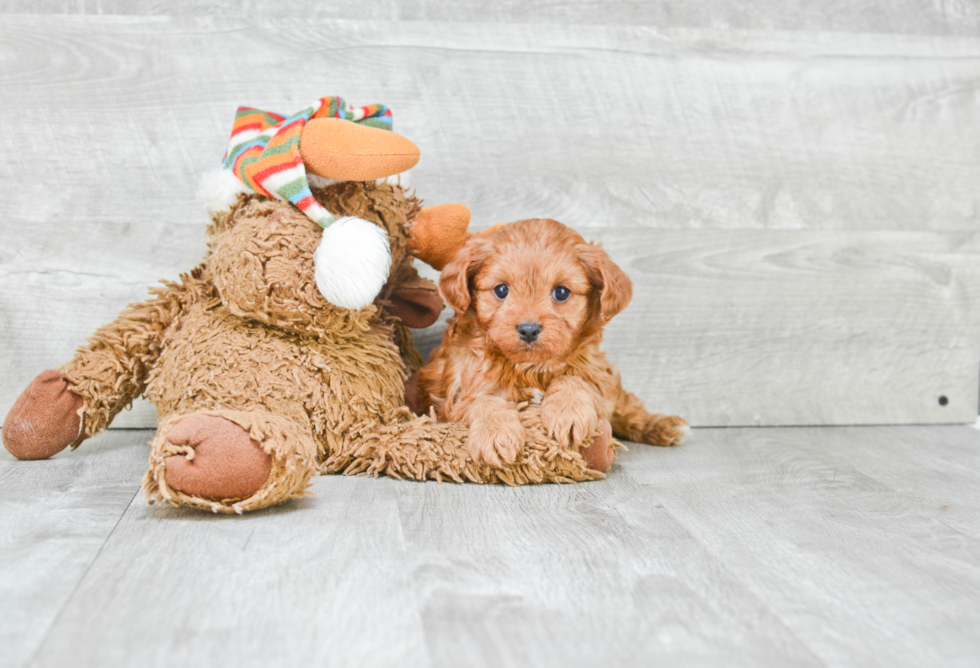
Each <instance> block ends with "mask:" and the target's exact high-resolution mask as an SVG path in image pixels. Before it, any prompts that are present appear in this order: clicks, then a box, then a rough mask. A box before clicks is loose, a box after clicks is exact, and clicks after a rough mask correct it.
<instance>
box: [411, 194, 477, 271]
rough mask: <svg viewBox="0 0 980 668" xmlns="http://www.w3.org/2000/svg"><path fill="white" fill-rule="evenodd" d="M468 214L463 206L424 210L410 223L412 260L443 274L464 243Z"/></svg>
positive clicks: (436, 207)
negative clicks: (443, 269)
mask: <svg viewBox="0 0 980 668" xmlns="http://www.w3.org/2000/svg"><path fill="white" fill-rule="evenodd" d="M469 224H470V210H469V209H467V208H466V207H465V206H463V205H462V204H437V205H436V206H427V207H425V208H424V209H422V210H421V211H419V213H418V215H417V216H415V219H414V220H413V221H412V227H411V228H410V229H409V236H410V238H409V240H408V248H409V250H411V251H412V252H413V253H414V254H415V257H417V258H418V259H420V260H422V261H423V262H425V263H426V264H427V265H429V266H430V267H432V268H433V269H437V270H439V271H442V268H443V267H445V266H446V265H447V264H448V263H449V261H450V260H452V259H453V258H454V257H456V253H458V252H459V249H460V248H462V247H463V244H464V243H465V242H466V228H467V227H469Z"/></svg>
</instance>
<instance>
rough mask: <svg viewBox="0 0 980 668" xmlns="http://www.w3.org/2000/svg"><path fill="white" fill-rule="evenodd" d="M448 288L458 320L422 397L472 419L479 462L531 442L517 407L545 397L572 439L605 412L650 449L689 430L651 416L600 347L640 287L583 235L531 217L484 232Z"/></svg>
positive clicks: (508, 456)
mask: <svg viewBox="0 0 980 668" xmlns="http://www.w3.org/2000/svg"><path fill="white" fill-rule="evenodd" d="M439 289H440V293H441V294H442V296H443V298H444V299H445V300H446V302H447V303H448V304H449V305H450V306H452V307H453V309H454V310H455V311H456V317H455V318H454V319H453V320H452V321H451V322H450V324H449V326H448V328H447V330H446V333H445V335H444V337H443V342H442V345H441V346H440V347H438V348H436V350H434V351H433V353H432V355H431V357H430V361H429V363H428V364H427V365H426V366H424V367H423V368H422V369H421V371H420V372H419V376H418V391H419V397H420V401H421V404H422V408H423V409H426V408H428V407H430V406H431V407H433V408H434V409H435V410H436V412H437V414H438V416H439V418H440V419H442V420H446V421H453V422H463V423H466V424H467V425H469V427H470V431H469V444H470V447H471V449H472V450H473V455H474V456H475V457H477V458H478V459H480V460H483V461H488V462H491V463H494V464H496V465H503V464H507V463H509V462H511V461H513V459H514V457H516V455H517V452H518V450H519V449H520V447H521V445H522V443H523V442H524V429H523V426H522V424H521V420H520V418H519V416H518V413H517V405H518V404H520V403H521V402H527V401H540V403H541V419H542V421H543V423H544V426H545V429H546V431H547V433H548V434H549V435H550V436H551V437H553V438H555V439H556V440H557V441H558V442H560V443H562V444H564V445H566V446H568V445H571V444H572V443H574V442H577V441H581V440H582V439H583V438H584V437H586V436H587V435H588V434H591V433H594V431H595V430H596V429H597V428H598V427H599V424H600V421H602V420H604V419H605V420H608V421H609V422H611V424H612V431H613V433H614V434H615V435H617V436H622V437H625V438H628V439H630V440H634V441H640V442H643V443H650V444H652V445H673V444H674V443H678V442H679V441H680V440H681V439H682V438H683V437H684V435H685V434H686V433H687V423H686V422H685V421H684V420H683V419H681V418H679V417H676V416H664V415H651V414H650V413H648V412H647V411H646V410H645V409H644V408H643V405H642V404H641V403H640V401H639V400H638V399H637V398H636V397H635V396H634V395H633V394H630V393H629V392H626V391H625V390H624V389H623V386H622V383H621V381H620V377H619V374H618V373H616V372H615V371H614V369H613V367H612V366H611V365H610V364H609V362H608V361H607V359H606V355H605V353H603V352H601V351H600V350H599V343H600V342H601V341H602V329H603V327H604V326H605V324H606V323H607V322H608V321H609V320H610V319H611V318H612V317H613V316H615V315H616V314H617V313H619V312H620V311H622V310H623V309H624V308H626V305H627V304H629V302H630V299H631V298H632V294H633V287H632V283H631V281H630V279H629V277H628V276H627V275H626V274H625V273H624V272H623V270H622V269H620V268H619V267H618V266H617V265H616V264H615V263H614V262H613V261H612V260H611V259H610V258H609V256H608V255H607V254H606V252H605V251H604V250H602V248H600V247H599V246H597V245H595V244H590V243H586V242H585V240H584V239H583V238H582V237H581V236H580V235H579V234H578V233H577V232H575V231H574V230H572V229H569V228H568V227H565V226H564V225H562V224H561V223H559V222H557V221H554V220H549V219H533V220H523V221H518V222H516V223H511V224H509V225H504V226H502V227H500V228H498V229H496V230H495V231H494V232H493V233H492V234H489V235H482V236H476V235H475V236H473V237H471V238H470V239H469V240H468V241H467V243H466V245H465V246H464V247H463V249H462V250H461V251H460V252H459V253H458V255H457V256H456V258H455V259H454V260H453V261H452V262H451V263H450V264H449V265H448V266H446V268H445V269H444V270H443V272H442V276H441V278H440V281H439Z"/></svg>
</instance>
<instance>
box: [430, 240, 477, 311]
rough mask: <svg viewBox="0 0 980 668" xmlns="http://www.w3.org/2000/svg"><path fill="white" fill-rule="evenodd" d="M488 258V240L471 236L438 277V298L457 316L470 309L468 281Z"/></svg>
mask: <svg viewBox="0 0 980 668" xmlns="http://www.w3.org/2000/svg"><path fill="white" fill-rule="evenodd" d="M489 256H490V245H489V240H488V239H487V238H486V237H479V236H471V237H470V238H469V239H467V240H466V243H465V244H464V245H463V247H462V248H461V249H460V250H459V252H458V253H456V257H454V258H453V259H452V261H450V262H449V264H447V265H446V266H445V267H443V269H442V274H440V276H439V296H440V297H442V300H443V301H444V302H446V303H447V304H448V305H449V306H451V307H452V309H453V310H454V311H456V313H457V315H462V314H463V313H466V309H468V308H469V307H470V281H471V280H472V279H473V277H474V276H475V275H476V272H477V271H479V269H480V266H481V265H482V264H483V263H484V262H485V261H486V259H487V258H488V257H489Z"/></svg>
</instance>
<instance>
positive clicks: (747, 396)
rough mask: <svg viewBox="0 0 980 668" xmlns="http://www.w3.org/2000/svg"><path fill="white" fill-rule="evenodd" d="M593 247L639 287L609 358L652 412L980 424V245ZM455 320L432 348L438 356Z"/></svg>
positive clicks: (717, 236)
mask: <svg viewBox="0 0 980 668" xmlns="http://www.w3.org/2000/svg"><path fill="white" fill-rule="evenodd" d="M580 231H581V232H582V234H583V235H584V236H585V238H586V239H593V238H594V239H598V240H601V241H602V242H603V244H604V247H605V248H606V250H607V251H608V252H609V253H610V255H611V256H612V258H613V259H614V260H615V261H616V262H617V263H618V264H619V265H620V266H622V267H623V268H624V269H625V270H626V271H627V273H629V274H630V276H631V277H632V278H633V281H634V295H633V301H632V303H631V304H630V306H629V307H628V308H627V309H626V310H625V311H624V312H623V313H622V314H620V315H619V316H617V317H616V318H615V319H614V320H612V322H611V323H610V325H609V326H608V327H607V329H606V339H605V343H604V349H605V350H606V351H607V355H608V357H609V358H610V360H611V361H612V362H613V363H614V364H616V365H618V366H619V368H620V371H621V372H622V376H623V385H624V386H625V387H626V388H627V389H629V390H630V391H632V392H634V393H636V394H637V395H638V396H639V397H640V398H641V399H643V401H644V402H645V403H646V405H647V408H649V409H650V410H652V411H655V412H660V413H675V414H679V415H683V416H685V417H686V418H687V419H688V420H689V421H690V422H691V424H694V425H698V426H732V425H760V426H772V425H802V424H910V423H944V422H946V423H948V422H962V423H968V422H973V421H974V420H975V419H976V407H977V401H978V397H977V369H980V344H978V341H980V236H978V235H976V234H969V233H964V234H934V233H908V232H847V233H843V232H796V231H778V232H777V231H772V230H769V231H756V230H745V231H729V230H703V231H676V230H648V229H642V228H616V229H614V230H604V229H601V228H591V229H590V228H580ZM451 313H452V312H451V311H448V310H447V312H446V313H444V314H443V319H441V320H440V322H438V323H436V324H435V325H433V327H432V328H430V329H429V330H427V331H425V332H422V333H421V334H420V335H419V336H418V337H417V341H418V343H419V346H420V348H421V349H422V350H423V351H424V352H425V353H426V354H427V353H428V351H429V350H430V349H431V348H432V347H434V346H435V345H437V344H438V343H439V341H440V340H441V332H442V329H443V328H444V324H443V320H444V319H445V318H446V317H449V316H450V315H451ZM941 396H944V397H946V399H947V403H946V404H945V405H941V404H940V402H939V397H941Z"/></svg>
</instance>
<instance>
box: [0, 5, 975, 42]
mask: <svg viewBox="0 0 980 668" xmlns="http://www.w3.org/2000/svg"><path fill="white" fill-rule="evenodd" d="M0 12H7V13H27V14H95V15H101V14H133V15H164V16H192V15H201V14H208V15H217V16H229V15H231V16H263V15H269V14H272V13H274V14H276V15H277V16H284V17H289V18H300V19H307V20H317V19H325V18H341V19H376V20H386V19H397V20H403V21H406V20H407V21H465V22H487V23H498V22H507V23H549V24H551V23H558V24H585V25H650V26H658V27H698V28H730V29H738V30H752V29H756V30H773V29H775V30H799V31H802V32H834V31H837V32H865V33H896V34H930V35H949V34H953V35H956V34H959V35H963V34H976V31H977V29H978V27H980V10H978V9H977V7H976V5H975V4H974V3H971V2H969V1H968V0H954V1H946V2H930V1H929V0H893V1H891V2H868V1H866V0H865V1H860V2H848V3H844V4H841V3H836V4H832V5H828V4H824V3H810V2H801V1H800V0H794V1H791V2H773V0H740V1H739V2H730V1H728V0H704V1H703V2H698V3H682V2H676V1H675V0H652V1H651V0H621V1H619V2H615V3H610V2H603V1H602V0H568V1H566V2H562V3H561V4H555V3H552V2H528V1H527V0H497V1H496V2H488V1H486V0H479V1H477V0H470V1H467V2H458V1H453V0H442V1H439V0H397V1H396V0H361V1H360V2H358V3H356V4H352V3H327V2H318V1H316V0H294V1H293V2H289V3H287V4H283V3H281V2H276V1H275V0H190V1H188V0H182V1H181V2H164V1H162V0H0Z"/></svg>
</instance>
